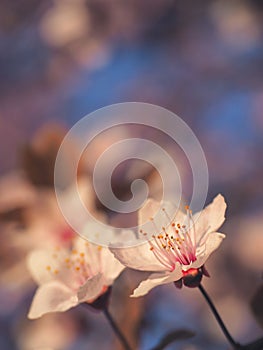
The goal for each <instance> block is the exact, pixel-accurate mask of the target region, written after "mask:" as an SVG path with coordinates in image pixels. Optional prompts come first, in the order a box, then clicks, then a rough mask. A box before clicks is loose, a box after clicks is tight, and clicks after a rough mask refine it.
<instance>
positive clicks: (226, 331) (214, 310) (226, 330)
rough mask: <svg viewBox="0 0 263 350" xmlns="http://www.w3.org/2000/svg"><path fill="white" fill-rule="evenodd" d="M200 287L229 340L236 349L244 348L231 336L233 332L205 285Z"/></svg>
mask: <svg viewBox="0 0 263 350" xmlns="http://www.w3.org/2000/svg"><path fill="white" fill-rule="evenodd" d="M198 288H199V289H200V291H201V293H202V294H203V296H204V298H205V300H206V301H207V303H208V305H209V306H210V308H211V310H212V312H213V314H214V316H215V318H216V320H217V322H218V324H219V326H220V327H221V329H222V331H223V333H224V335H225V337H226V338H227V340H228V341H229V343H230V344H231V345H232V346H233V348H234V349H242V348H243V347H242V345H240V344H239V343H237V342H236V341H235V340H234V339H233V338H232V336H231V334H230V333H229V332H228V329H227V328H226V326H225V324H224V322H223V321H222V319H221V317H220V315H219V313H218V311H217V309H216V308H215V305H214V304H213V302H212V300H211V299H210V297H209V295H208V294H207V292H206V290H205V289H204V287H203V286H202V285H201V284H200V285H199V286H198Z"/></svg>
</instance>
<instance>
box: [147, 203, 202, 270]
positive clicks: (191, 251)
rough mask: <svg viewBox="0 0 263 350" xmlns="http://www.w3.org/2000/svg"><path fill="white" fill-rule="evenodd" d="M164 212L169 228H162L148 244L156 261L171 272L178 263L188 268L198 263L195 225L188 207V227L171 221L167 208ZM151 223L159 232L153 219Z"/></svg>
mask: <svg viewBox="0 0 263 350" xmlns="http://www.w3.org/2000/svg"><path fill="white" fill-rule="evenodd" d="M162 210H163V212H164V213H165V215H166V216H167V218H168V219H169V225H168V228H167V229H166V228H165V227H162V232H161V233H159V234H157V235H156V234H154V235H152V240H148V242H149V245H150V250H151V251H152V252H153V254H154V255H155V257H156V259H157V260H158V261H159V262H160V263H161V264H162V265H164V266H165V267H167V268H168V269H169V270H170V271H173V270H174V269H175V265H176V263H179V264H181V265H185V266H188V265H190V264H191V263H192V262H194V261H196V243H195V229H194V223H193V219H192V214H191V211H190V210H189V208H188V207H186V210H187V224H188V225H187V226H188V227H186V225H182V224H180V223H175V222H174V221H173V220H172V219H170V217H169V216H168V214H167V213H166V210H165V208H163V209H162ZM151 221H152V223H153V225H154V227H155V230H156V231H157V230H158V228H157V226H156V224H155V223H154V219H153V218H151ZM140 232H141V233H143V234H144V235H147V233H145V232H143V231H140Z"/></svg>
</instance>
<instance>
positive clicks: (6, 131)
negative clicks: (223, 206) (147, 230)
mask: <svg viewBox="0 0 263 350" xmlns="http://www.w3.org/2000/svg"><path fill="white" fill-rule="evenodd" d="M0 33H1V34H0V72H1V80H0V140H1V148H0V175H1V178H0V234H1V248H0V254H1V256H0V261H1V263H0V269H1V279H0V283H1V287H0V296H1V297H0V310H1V311H0V348H1V349H4V350H11V349H12V350H16V349H19V350H20V349H21V350H29V349H39V350H41V349H42V350H44V349H66V350H69V349H70V350H73V349H78V350H79V349H80V350H81V349H120V347H119V344H118V343H117V342H116V341H115V339H114V336H113V335H112V332H111V330H110V328H109V326H108V325H107V324H106V321H105V320H104V318H103V315H100V314H93V313H89V312H87V310H86V309H84V308H82V307H81V306H80V307H78V308H76V309H74V310H71V311H69V312H67V313H63V314H51V315H47V316H44V317H42V318H41V319H40V320H37V321H29V320H27V318H26V315H27V311H28V308H29V306H30V303H31V300H32V296H33V294H34V290H35V284H34V283H33V281H32V280H31V279H30V276H29V274H28V272H27V269H26V264H25V259H26V255H27V253H28V252H29V251H30V250H31V249H33V248H36V247H39V246H41V247H42V246H44V245H54V244H58V243H59V244H65V245H67V241H68V237H69V236H70V228H69V227H68V226H67V224H66V222H65V221H64V218H63V217H62V215H61V213H60V211H59V209H58V207H57V204H56V199H55V197H54V192H53V167H54V161H55V157H56V152H57V150H58V148H59V145H60V143H61V141H62V139H63V137H64V135H65V133H66V132H67V130H69V128H70V127H71V126H72V125H73V124H74V123H75V122H77V121H78V120H79V119H81V118H82V117H83V116H85V115H86V114H88V113H90V112H92V111H94V110H96V109H98V108H100V107H104V106H106V105H109V104H113V103H118V102H127V101H140V102H147V103H152V104H157V105H159V106H162V107H165V108H168V109H169V110H171V111H172V112H174V113H176V114H177V115H179V116H180V117H181V118H182V119H183V120H185V122H187V123H188V125H189V126H190V127H191V128H192V130H193V131H194V133H195V134H196V135H197V137H198V138H199V141H200V143H201V145H202V147H203V149H204V152H205V155H206V158H207V162H208V166H209V174H210V183H209V193H208V198H207V201H208V202H210V201H211V199H212V198H213V197H214V196H215V195H216V194H217V193H219V192H220V193H222V194H223V195H224V196H225V197H226V201H227V203H228V210H227V221H226V223H225V224H224V226H223V228H222V229H221V230H222V232H225V233H226V234H227V239H226V240H225V241H224V243H223V245H222V247H221V248H220V252H218V253H217V254H215V255H214V256H213V257H211V259H210V260H209V262H208V265H207V268H208V270H209V272H210V275H211V276H212V277H211V278H210V279H208V278H206V279H205V281H204V285H205V286H206V287H207V290H208V291H209V292H210V293H211V295H212V297H213V299H214V301H215V303H216V305H217V306H218V309H219V311H220V312H221V314H222V316H223V319H224V320H225V322H226V324H227V325H228V327H229V329H230V331H231V332H232V334H233V336H234V337H236V338H237V339H238V340H239V341H240V342H249V341H252V340H253V339H255V338H256V337H259V336H260V335H262V329H260V324H259V323H257V320H256V318H255V317H254V316H253V314H252V310H251V308H250V303H251V300H252V298H253V295H254V294H255V293H256V291H257V289H258V288H259V286H260V285H261V284H262V271H263V254H262V250H263V234H262V226H263V180H262V179H263V156H262V155H263V44H262V43H263V3H262V1H260V0H250V1H249V0H247V1H245V0H243V1H242V0H239V1H238V0H236V1H235V0H209V1H206V0H203V1H200V0H196V1H194V2H193V1H189V0H143V1H141V0H126V1H121V0H53V1H51V0H12V1H8V0H1V1H0ZM138 132H139V133H140V135H143V136H144V137H146V138H149V139H153V140H155V141H156V142H159V143H160V144H162V145H163V147H165V148H167V149H168V150H170V151H171V153H172V155H173V156H174V157H175V159H177V162H178V164H179V166H180V168H181V171H182V173H183V174H184V175H185V178H186V181H185V184H184V185H185V186H186V189H185V192H186V198H187V193H188V192H189V193H190V192H191V184H190V182H191V181H190V178H191V176H189V169H188V168H187V165H186V162H185V161H184V160H183V159H181V158H182V157H181V155H180V151H179V150H178V147H177V146H176V145H173V144H171V142H170V141H169V140H167V139H165V138H164V137H163V135H159V134H158V133H156V132H153V130H142V129H140V130H136V128H135V129H134V128H121V129H118V130H111V131H109V132H108V133H106V134H105V135H101V136H100V138H99V139H98V140H97V141H96V140H94V144H93V145H91V147H90V149H87V151H86V159H88V162H84V163H83V164H84V165H82V164H80V167H79V177H80V178H81V179H85V186H87V188H88V190H87V188H86V191H87V192H88V197H87V198H86V200H87V203H86V205H87V206H88V207H89V209H90V210H91V211H92V212H93V213H94V215H98V216H99V217H103V218H105V217H107V220H112V222H115V221H117V219H118V220H119V221H120V222H121V223H123V221H125V220H126V219H125V220H123V219H121V218H117V219H116V217H114V216H113V215H111V213H109V212H107V210H105V208H104V207H103V206H102V205H101V203H99V201H98V200H97V198H96V196H95V195H94V193H93V190H92V186H91V184H90V177H91V175H92V167H93V165H94V163H95V161H96V158H97V156H98V155H99V154H100V153H101V152H102V151H103V150H104V149H106V148H107V146H108V145H109V144H111V143H112V142H115V141H116V140H118V139H119V138H125V137H126V136H131V135H133V136H134V135H137V134H136V133H138ZM76 150H77V140H76V144H72V147H70V148H69V149H68V151H67V154H66V157H67V160H65V161H68V162H70V159H71V157H74V156H75V151H76ZM140 165H141V166H138V163H136V161H134V162H127V163H124V164H122V166H120V167H119V168H118V169H117V171H116V174H115V177H114V178H113V189H114V191H115V193H116V195H117V196H119V197H120V198H122V199H125V198H128V197H129V195H130V192H129V183H130V181H131V180H132V179H133V178H136V177H138V176H139V177H143V178H145V179H146V180H147V182H148V183H149V186H150V188H151V191H152V195H153V196H156V198H158V196H159V193H160V179H158V175H157V174H155V172H154V169H151V167H147V166H145V164H140ZM120 178H121V179H122V182H121V183H120V181H119V179H120ZM85 186H84V187H85ZM151 186H152V187H151ZM187 186H188V187H187ZM66 194H68V197H67V198H68V200H69V201H70V184H68V192H66ZM133 219H134V218H133ZM133 219H132V218H130V219H129V220H131V221H132V220H133ZM47 237H48V239H47ZM140 277H141V276H140V275H138V273H137V272H134V271H128V270H127V271H125V272H124V273H123V274H122V276H121V277H120V279H119V280H118V281H117V283H116V285H115V286H114V288H113V297H112V305H111V308H112V312H113V314H114V316H115V318H116V319H117V320H118V322H119V323H120V324H121V325H122V326H123V329H124V332H125V333H126V334H127V336H128V338H129V339H130V342H131V343H132V344H133V346H134V348H138V349H142V350H144V349H145V350H148V349H150V348H151V347H153V346H154V345H155V344H157V342H158V340H159V339H160V338H161V337H162V336H163V335H164V334H165V333H166V332H167V331H169V330H172V329H179V328H180V329H181V328H185V329H189V330H192V331H194V332H195V333H196V336H195V337H194V338H191V339H189V340H186V341H184V342H178V343H174V344H173V345H171V346H170V347H169V349H181V350H198V349H211V348H213V349H218V350H221V349H222V350H223V349H228V348H229V346H228V345H227V343H226V341H225V339H224V337H223V336H222V334H221V331H220V330H219V328H218V326H217V324H216V323H215V321H214V319H213V316H212V315H211V313H210V310H209V309H208V307H206V306H205V303H204V301H203V300H202V298H201V295H199V294H198V291H197V290H187V289H186V288H184V289H183V290H176V289H175V288H174V287H173V286H172V285H170V286H165V287H160V288H157V289H156V290H154V291H152V292H151V293H150V294H149V295H148V296H147V297H146V298H140V299H136V300H134V299H132V300H131V299H129V298H128V295H129V293H130V291H131V289H132V287H133V286H134V285H135V284H136V281H138V279H139V278H140ZM120 300H121V303H120ZM254 308H255V307H254ZM256 309H257V307H256ZM101 327H103V334H104V333H105V336H103V337H102V336H101V329H102V328H101ZM167 349H168V348H167Z"/></svg>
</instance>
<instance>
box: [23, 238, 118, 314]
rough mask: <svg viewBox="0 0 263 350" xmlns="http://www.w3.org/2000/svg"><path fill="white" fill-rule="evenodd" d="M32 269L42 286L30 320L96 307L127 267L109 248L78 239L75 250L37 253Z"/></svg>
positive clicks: (33, 254)
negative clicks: (85, 305)
mask: <svg viewBox="0 0 263 350" xmlns="http://www.w3.org/2000/svg"><path fill="white" fill-rule="evenodd" d="M28 268H29V270H30V273H31V275H32V277H33V279H34V280H35V281H36V283H37V284H38V285H39V287H38V289H37V291H36V293H35V296H34V299H33V302H32V305H31V308H30V311H29V314H28V317H29V318H31V319H34V318H38V317H41V316H42V315H44V314H46V313H49V312H62V311H66V310H68V309H70V308H72V307H74V306H76V305H78V304H79V303H82V302H87V303H92V302H94V301H95V300H96V299H97V298H98V297H100V296H101V295H102V294H104V293H105V292H106V291H107V289H108V287H109V286H111V285H112V283H113V282H114V280H115V279H116V278H117V277H118V275H119V274H120V273H121V271H122V270H123V269H124V266H123V265H122V264H121V263H120V262H119V261H118V260H117V259H116V258H115V257H114V256H113V254H112V253H111V252H110V250H109V249H108V248H106V247H101V246H97V245H95V244H91V243H89V242H87V241H86V240H84V239H82V238H80V237H77V238H76V239H75V241H74V246H73V249H71V250H70V251H69V250H65V249H59V248H57V249H56V250H54V251H50V250H44V249H43V250H41V249H38V250H34V251H32V252H31V253H30V254H29V256H28Z"/></svg>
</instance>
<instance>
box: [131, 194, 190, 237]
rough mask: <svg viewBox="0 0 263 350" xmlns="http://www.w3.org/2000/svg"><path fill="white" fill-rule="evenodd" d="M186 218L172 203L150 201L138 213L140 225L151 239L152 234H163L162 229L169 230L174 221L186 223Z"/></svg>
mask: <svg viewBox="0 0 263 350" xmlns="http://www.w3.org/2000/svg"><path fill="white" fill-rule="evenodd" d="M163 209H164V210H163ZM185 218H186V215H185V214H184V213H183V212H181V211H180V210H179V209H178V208H176V206H175V205H173V204H172V203H171V202H166V201H165V202H162V203H160V202H157V201H155V200H154V199H148V200H147V201H146V203H145V205H144V206H143V207H142V208H141V209H140V210H139V212H138V225H139V227H140V228H142V229H143V231H144V232H147V235H148V238H150V236H151V235H152V234H155V235H158V234H159V233H161V232H162V228H163V227H166V228H167V227H168V225H169V224H170V223H171V222H172V221H175V222H180V223H184V221H185Z"/></svg>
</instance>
